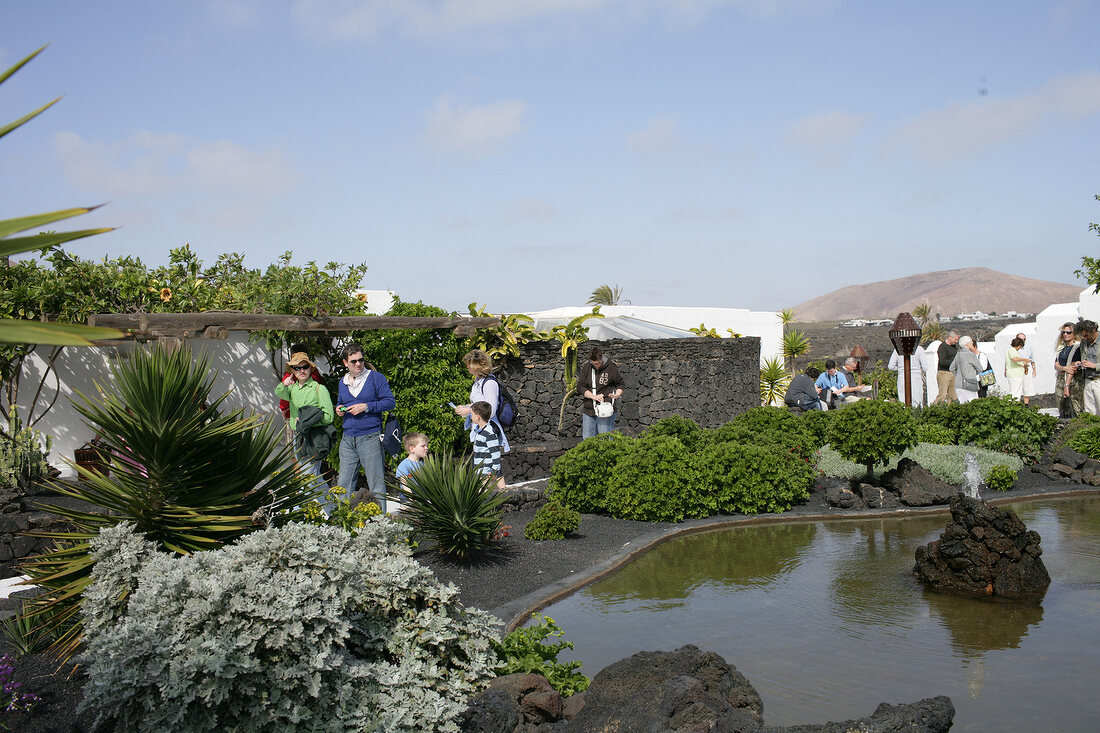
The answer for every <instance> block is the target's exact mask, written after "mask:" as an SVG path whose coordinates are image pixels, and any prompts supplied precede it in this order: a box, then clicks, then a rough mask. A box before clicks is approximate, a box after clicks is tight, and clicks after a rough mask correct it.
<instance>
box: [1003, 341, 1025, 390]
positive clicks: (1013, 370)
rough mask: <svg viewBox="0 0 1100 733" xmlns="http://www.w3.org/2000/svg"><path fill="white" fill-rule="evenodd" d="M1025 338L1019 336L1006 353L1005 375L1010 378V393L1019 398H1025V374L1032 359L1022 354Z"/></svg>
mask: <svg viewBox="0 0 1100 733" xmlns="http://www.w3.org/2000/svg"><path fill="white" fill-rule="evenodd" d="M1023 347H1024V340H1023V339H1022V338H1020V337H1019V336H1017V337H1016V338H1014V339H1012V342H1011V343H1010V344H1009V347H1008V352H1007V353H1006V354H1005V376H1006V377H1007V378H1008V393H1009V394H1010V395H1012V396H1013V397H1015V398H1016V399H1018V400H1023V399H1024V375H1025V374H1027V368H1028V366H1029V365H1030V360H1029V359H1027V357H1024V356H1021V355H1020V349H1022V348H1023Z"/></svg>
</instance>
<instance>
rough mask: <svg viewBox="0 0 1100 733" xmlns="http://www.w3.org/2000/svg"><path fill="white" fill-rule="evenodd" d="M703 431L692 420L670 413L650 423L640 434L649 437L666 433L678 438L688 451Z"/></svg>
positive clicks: (692, 449)
mask: <svg viewBox="0 0 1100 733" xmlns="http://www.w3.org/2000/svg"><path fill="white" fill-rule="evenodd" d="M703 432H704V431H703V429H702V428H700V427H699V426H698V425H696V424H695V422H694V421H692V420H689V419H688V418H686V417H681V416H679V415H670V416H669V417H663V418H661V419H660V420H658V421H657V422H655V423H653V424H652V425H650V426H649V427H648V428H646V429H645V432H643V433H642V435H643V436H645V437H650V438H655V437H657V436H658V435H667V436H669V437H672V438H676V439H677V440H679V441H680V442H681V443H683V444H684V447H685V448H687V449H688V450H689V451H694V450H695V449H696V447H697V446H698V445H699V441H700V440H702V438H703Z"/></svg>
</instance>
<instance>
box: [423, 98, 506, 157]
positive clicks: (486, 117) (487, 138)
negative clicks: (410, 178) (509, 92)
mask: <svg viewBox="0 0 1100 733" xmlns="http://www.w3.org/2000/svg"><path fill="white" fill-rule="evenodd" d="M526 115H527V104H526V102H524V101H523V100H521V99H504V100H501V101H498V102H490V103H489V104H484V105H481V106H472V105H469V104H465V103H456V102H455V101H454V98H453V97H452V95H450V94H443V95H441V96H439V97H438V98H437V99H436V100H435V105H434V106H433V107H432V109H431V110H430V111H429V112H428V130H427V135H428V138H429V139H430V140H431V141H432V142H434V143H435V144H437V145H440V146H441V147H444V148H449V149H451V150H466V151H474V152H488V151H489V150H491V149H493V148H495V147H497V146H499V145H500V144H502V143H504V142H506V141H507V140H509V139H510V138H512V137H514V136H516V135H518V134H520V133H521V132H523V131H524V129H526V126H525V124H524V117H525V116H526Z"/></svg>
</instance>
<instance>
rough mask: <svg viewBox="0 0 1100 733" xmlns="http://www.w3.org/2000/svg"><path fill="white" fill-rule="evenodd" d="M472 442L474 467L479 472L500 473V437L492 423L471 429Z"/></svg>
mask: <svg viewBox="0 0 1100 733" xmlns="http://www.w3.org/2000/svg"><path fill="white" fill-rule="evenodd" d="M470 442H471V443H473V446H474V456H473V459H474V468H476V469H477V471H478V473H485V474H499V473H500V455H501V450H500V438H498V437H497V434H496V431H494V430H493V424H492V423H486V424H485V426H484V427H480V428H479V427H478V426H476V425H475V426H474V427H473V430H471V431H470Z"/></svg>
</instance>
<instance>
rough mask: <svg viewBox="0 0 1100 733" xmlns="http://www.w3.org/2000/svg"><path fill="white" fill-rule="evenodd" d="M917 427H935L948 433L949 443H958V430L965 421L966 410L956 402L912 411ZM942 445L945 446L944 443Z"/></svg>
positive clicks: (942, 403)
mask: <svg viewBox="0 0 1100 733" xmlns="http://www.w3.org/2000/svg"><path fill="white" fill-rule="evenodd" d="M913 414H914V415H915V416H916V418H917V424H918V425H936V426H939V427H941V428H943V429H944V430H947V431H948V434H949V435H950V436H951V440H950V443H958V442H959V429H960V428H961V427H962V424H963V423H964V422H965V421H966V419H967V417H966V408H965V406H963V405H960V404H959V403H957V402H941V403H939V404H934V405H928V406H927V407H922V408H920V409H919V410H913ZM944 445H947V444H946V443H945V444H944Z"/></svg>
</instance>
